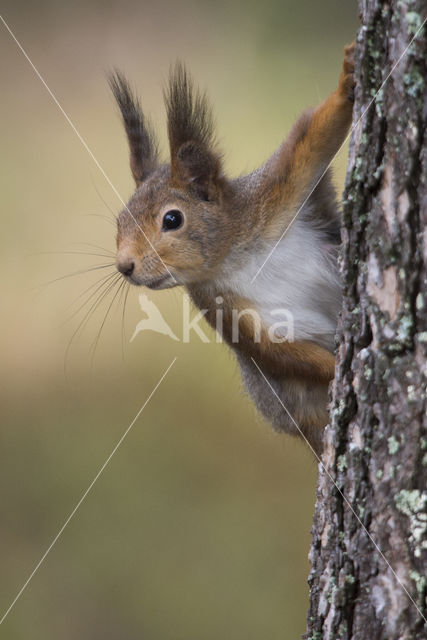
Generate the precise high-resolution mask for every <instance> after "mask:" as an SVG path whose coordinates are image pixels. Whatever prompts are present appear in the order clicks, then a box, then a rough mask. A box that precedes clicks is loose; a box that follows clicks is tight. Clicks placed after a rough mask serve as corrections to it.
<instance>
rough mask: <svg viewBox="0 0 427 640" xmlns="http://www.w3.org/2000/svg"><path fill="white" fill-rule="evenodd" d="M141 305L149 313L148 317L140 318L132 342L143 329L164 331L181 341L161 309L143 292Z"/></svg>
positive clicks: (140, 299) (173, 338)
mask: <svg viewBox="0 0 427 640" xmlns="http://www.w3.org/2000/svg"><path fill="white" fill-rule="evenodd" d="M138 300H139V306H140V307H141V310H142V312H143V313H145V314H146V315H147V318H144V319H143V320H140V321H139V322H138V324H137V325H136V327H135V331H134V332H133V336H132V338H131V339H130V342H132V341H133V340H134V339H135V338H136V336H137V335H138V333H141V331H147V329H148V330H149V331H156V332H157V333H162V334H163V335H166V336H169V338H172V340H177V341H179V338H177V336H176V335H175V334H174V332H173V331H172V329H171V328H170V326H169V325H168V323H167V322H166V320H165V319H164V317H163V316H162V314H161V312H160V311H159V309H158V308H157V307H156V305H155V304H154V302H153V301H152V300H150V299H149V298H147V296H146V295H145V294H144V293H141V294H140V295H139V297H138Z"/></svg>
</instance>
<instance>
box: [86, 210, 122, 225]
mask: <svg viewBox="0 0 427 640" xmlns="http://www.w3.org/2000/svg"><path fill="white" fill-rule="evenodd" d="M83 215H84V216H87V217H93V218H102V219H103V220H105V222H108V224H111V226H112V227H115V226H116V222H115V221H114V220H111V218H110V216H103V215H102V214H100V213H84V214H83Z"/></svg>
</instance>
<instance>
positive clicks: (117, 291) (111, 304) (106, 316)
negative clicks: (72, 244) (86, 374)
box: [91, 276, 123, 366]
mask: <svg viewBox="0 0 427 640" xmlns="http://www.w3.org/2000/svg"><path fill="white" fill-rule="evenodd" d="M119 277H120V278H121V276H119ZM116 284H118V280H117V279H116V280H115V281H114V283H113V287H115V286H116ZM122 286H123V282H121V283H120V284H119V287H118V289H117V290H116V292H115V294H114V295H113V297H112V299H111V301H110V304H109V305H108V307H107V311H106V312H105V315H104V319H103V321H102V322H101V326H100V327H99V330H98V333H97V334H96V337H95V340H94V341H93V343H92V345H91V350H92V357H91V366H92V365H93V360H94V358H95V353H96V348H97V346H98V343H99V339H100V337H101V334H102V330H103V328H104V326H105V323H106V321H107V318H108V315H109V313H110V310H111V307H112V306H113V303H114V300H115V299H116V298H117V295H118V293H119V292H120V289H121V287H122Z"/></svg>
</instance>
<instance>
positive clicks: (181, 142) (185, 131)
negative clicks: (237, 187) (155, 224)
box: [165, 62, 221, 199]
mask: <svg viewBox="0 0 427 640" xmlns="http://www.w3.org/2000/svg"><path fill="white" fill-rule="evenodd" d="M165 103H166V113H167V119H168V136H169V146H170V153H171V171H172V177H173V178H175V179H176V180H177V181H179V182H184V183H187V184H188V186H190V185H191V187H192V188H193V189H196V190H197V191H198V193H199V195H200V196H201V197H203V198H205V199H213V198H214V197H215V195H216V194H217V193H218V188H219V186H220V182H221V178H220V170H221V167H220V156H219V155H218V154H217V153H216V151H215V136H214V125H213V117H212V112H211V109H210V106H209V103H208V100H207V97H206V94H205V93H202V92H200V91H199V90H198V89H196V88H195V87H194V85H193V81H192V79H191V77H190V76H189V74H188V72H187V71H186V69H185V67H184V65H183V64H182V63H181V62H177V63H176V64H175V66H174V67H172V68H171V71H170V74H169V83H168V86H167V87H166V89H165Z"/></svg>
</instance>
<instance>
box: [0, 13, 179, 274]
mask: <svg viewBox="0 0 427 640" xmlns="http://www.w3.org/2000/svg"><path fill="white" fill-rule="evenodd" d="M0 20H1V21H2V22H3V24H4V26H5V27H6V29H7V31H8V32H9V34H10V35H11V37H12V38H13V40H14V41H15V43H16V44H17V46H18V48H19V49H20V50H21V52H22V54H23V56H24V57H25V58H26V60H27V61H28V63H29V64H30V66H31V67H32V69H33V71H34V73H35V74H36V76H37V77H38V79H39V80H40V82H41V83H42V84H43V86H44V87H45V89H46V91H47V92H48V94H49V95H50V97H51V98H52V100H53V101H54V103H55V104H56V106H57V107H58V109H59V110H60V112H61V113H62V115H63V116H64V118H65V119H66V121H67V122H68V124H69V125H70V127H71V128H72V130H73V131H74V133H75V134H76V136H77V137H78V139H79V140H80V142H81V143H82V145H83V146H84V148H85V149H86V151H87V152H88V154H89V155H90V157H91V158H92V160H93V161H94V163H95V164H96V166H97V167H98V169H99V170H100V172H101V173H102V175H103V176H104V178H105V180H106V181H107V182H108V184H109V185H110V187H111V189H112V190H113V192H114V193H115V195H116V196H117V198H118V199H119V200H120V202H121V203H122V205H123V207H124V208H125V210H126V211H127V213H128V214H129V215H130V217H131V218H132V220H133V221H134V223H135V224H136V226H137V227H138V229H139V230H140V231H141V233H142V235H143V236H144V238H145V239H146V241H147V242H148V244H149V245H150V247H151V248H152V250H153V251H154V253H155V254H156V255H157V257H158V258H159V260H160V262H161V263H162V265H163V266H164V268H165V269H166V271H167V272H168V274H169V275H170V276H171V278H173V280H175V282H176V279H175V278H174V276H173V275H172V274H171V272H170V271H169V269H168V267H167V266H166V264H165V263H164V262H163V260H162V259H161V257H160V256H159V254H158V253H157V251H156V249H155V248H154V246H153V244H152V243H151V241H150V239H149V238H148V237H147V235H146V234H145V233H144V230H143V228H142V227H141V225H140V224H139V222H138V221H137V220H136V218H135V216H134V215H133V214H132V212H131V211H130V209H129V207H128V206H127V204H126V202H125V201H124V200H123V198H122V197H121V195H120V194H119V192H118V191H117V189H116V187H115V186H114V184H113V183H112V182H111V180H110V178H109V177H108V175H107V174H106V173H105V171H104V169H103V168H102V167H101V165H100V164H99V162H98V160H97V159H96V157H95V155H94V154H93V152H92V150H91V149H90V147H89V145H88V144H87V142H86V140H85V139H84V138H83V136H82V135H81V134H80V133H79V131H78V130H77V128H76V126H75V125H74V123H73V121H72V120H71V118H70V117H69V116H68V114H67V113H66V112H65V111H64V109H63V108H62V106H61V104H60V103H59V101H58V99H57V97H56V96H55V94H54V93H53V91H51V89H50V88H49V86H48V85H47V83H46V81H45V79H44V78H43V76H42V75H41V73H40V72H39V70H38V69H37V67H36V66H35V65H34V63H33V62H32V60H31V59H30V57H29V55H28V54H27V52H26V51H25V49H24V48H23V46H22V45H21V43H20V42H19V40H18V39H17V37H16V36H15V34H14V33H13V31H12V29H11V28H10V27H9V25H8V24H7V22H6V20H5V19H4V18H3V16H2V15H0Z"/></svg>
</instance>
